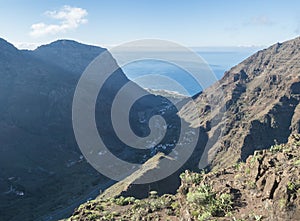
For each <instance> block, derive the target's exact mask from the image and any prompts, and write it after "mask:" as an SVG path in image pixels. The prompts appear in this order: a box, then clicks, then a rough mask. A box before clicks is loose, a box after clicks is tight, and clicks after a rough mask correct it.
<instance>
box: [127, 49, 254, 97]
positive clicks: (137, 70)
mask: <svg viewBox="0 0 300 221" xmlns="http://www.w3.org/2000/svg"><path fill="white" fill-rule="evenodd" d="M259 49H260V48H258V47H232V48H195V49H194V52H196V53H197V54H198V55H200V56H201V57H202V58H203V59H204V61H205V62H206V63H207V64H208V65H209V66H210V68H211V70H212V73H213V75H214V76H213V77H214V79H215V81H217V80H219V79H221V78H222V77H223V75H224V72H225V71H227V70H229V69H230V68H231V67H233V66H235V65H237V64H239V63H240V62H242V61H243V60H244V59H246V58H247V57H249V56H250V55H252V54H253V53H255V52H256V51H258V50H259ZM122 69H123V71H124V73H125V74H126V76H127V77H128V78H129V79H130V80H132V81H134V82H135V83H137V84H138V85H140V86H141V87H143V88H149V89H154V90H168V91H175V92H177V93H180V94H183V95H188V96H192V95H194V94H197V93H199V92H200V91H202V90H203V88H202V87H201V86H200V85H199V83H198V82H197V81H196V80H195V79H194V78H193V77H192V76H191V75H190V74H189V73H188V72H187V71H185V70H184V69H182V68H180V67H178V66H176V65H174V64H171V63H168V62H165V61H159V60H139V61H134V62H131V63H129V64H127V65H125V66H124V67H122Z"/></svg>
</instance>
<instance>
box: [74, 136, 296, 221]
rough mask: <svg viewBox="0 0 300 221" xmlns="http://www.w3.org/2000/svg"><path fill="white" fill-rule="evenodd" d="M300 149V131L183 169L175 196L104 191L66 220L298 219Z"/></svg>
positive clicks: (272, 220)
mask: <svg viewBox="0 0 300 221" xmlns="http://www.w3.org/2000/svg"><path fill="white" fill-rule="evenodd" d="M299 148H300V135H293V136H291V137H290V138H289V142H288V143H287V144H284V145H274V146H272V147H271V148H270V150H263V151H256V152H255V154H254V155H251V156H250V157H248V159H247V161H246V162H245V163H242V162H241V163H237V164H235V165H232V166H230V167H228V168H226V169H219V170H216V171H215V172H209V173H206V174H205V173H192V172H189V171H186V172H185V173H183V174H181V176H180V178H181V182H182V183H181V186H180V188H179V189H178V193H177V194H175V195H169V194H165V195H163V196H160V197H159V196H157V192H155V191H150V192H149V197H148V198H146V199H143V200H138V199H135V198H134V197H126V198H125V197H123V196H115V197H107V195H106V197H99V198H98V199H97V200H94V201H90V202H87V203H86V204H83V205H82V206H80V207H79V208H78V209H77V210H76V211H75V212H74V214H73V216H72V217H70V218H69V219H68V220H228V221H229V220H269V221H274V220H278V221H280V220H282V221H287V220H298V219H299V217H300V151H299ZM104 196H105V193H104Z"/></svg>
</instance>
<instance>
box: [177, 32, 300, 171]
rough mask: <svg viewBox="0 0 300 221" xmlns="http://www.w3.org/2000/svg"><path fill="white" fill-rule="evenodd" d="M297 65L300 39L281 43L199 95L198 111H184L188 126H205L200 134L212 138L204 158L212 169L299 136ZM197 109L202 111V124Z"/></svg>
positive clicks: (230, 71) (250, 59)
mask: <svg viewBox="0 0 300 221" xmlns="http://www.w3.org/2000/svg"><path fill="white" fill-rule="evenodd" d="M299 64H300V37H298V38H296V39H293V40H290V41H287V42H284V43H277V44H275V45H273V46H271V47H269V48H267V49H264V50H261V51H259V52H257V53H255V54H254V55H252V56H250V57H249V58H247V59H246V60H245V61H243V62H241V63H240V64H238V65H237V66H235V67H233V68H231V69H230V70H229V71H228V72H226V73H225V75H224V77H223V78H222V79H221V80H220V81H219V82H217V83H216V84H214V85H212V86H211V87H210V88H208V89H207V90H205V91H204V92H203V93H201V94H200V95H199V96H198V97H197V98H196V99H195V102H196V104H197V106H198V110H197V109H195V108H193V106H192V105H191V104H186V105H185V107H183V108H182V109H181V110H180V113H179V115H180V116H181V117H183V118H184V119H185V120H186V121H187V122H189V123H191V124H192V125H193V126H194V127H201V128H203V134H202V135H201V136H208V137H209V141H210V144H209V145H208V148H209V149H208V148H207V149H206V150H204V154H206V155H207V158H208V162H207V163H208V164H209V165H210V167H211V168H222V167H224V166H228V165H229V164H231V163H232V162H236V161H245V160H246V159H247V157H248V156H249V155H251V154H253V153H254V151H255V150H262V149H267V148H269V147H270V146H271V145H274V144H280V143H286V142H287V140H288V137H289V136H290V134H291V133H299V132H300V118H299V116H300V105H299V100H300V75H299V72H300V65H299ZM207 101H209V103H208V102H207ZM211 104H213V105H215V108H214V109H213V108H210V107H209V105H211ZM207 105H208V106H207ZM205 110H209V111H205ZM197 111H199V112H200V113H203V114H201V116H200V121H199V123H198V124H197V122H196V121H195V117H196V116H197ZM220 113H221V114H220ZM218 119H221V120H218ZM201 136H200V137H201ZM200 150H201V149H200ZM201 151H203V150H201ZM195 163H197V162H195Z"/></svg>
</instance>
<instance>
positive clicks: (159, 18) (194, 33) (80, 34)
mask: <svg viewBox="0 0 300 221" xmlns="http://www.w3.org/2000/svg"><path fill="white" fill-rule="evenodd" d="M299 9H300V1H297V0H287V1H277V0H260V1H256V0H254V1H241V0H227V1H225V0H224V1H222V0H219V1H217V0H210V1H209V0H207V1H204V0H189V1H183V0H106V1H104V0H85V1H83V0H72V1H71V0H67V1H64V0H43V1H41V0H26V1H24V0H11V1H2V0H1V8H0V15H1V20H0V37H2V38H5V39H6V40H8V41H10V42H12V43H14V44H16V45H18V46H20V47H33V45H36V44H44V43H49V42H51V41H53V40H56V39H62V38H63V39H66V38H67V39H75V40H78V41H80V42H84V43H90V44H96V45H100V46H105V47H107V46H112V45H117V44H120V43H123V42H126V41H131V40H136V39H141V38H159V39H165V40H171V41H175V42H177V43H180V44H183V45H185V46H216V47H219V46H251V45H258V46H261V45H263V46H267V45H270V44H273V43H276V42H278V41H280V42H281V41H284V40H288V39H291V38H294V37H296V36H298V35H299V34H300V13H299ZM31 44H32V45H31Z"/></svg>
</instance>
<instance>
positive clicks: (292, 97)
mask: <svg viewBox="0 0 300 221" xmlns="http://www.w3.org/2000/svg"><path fill="white" fill-rule="evenodd" d="M299 58H300V38H296V39H293V40H290V41H287V42H284V43H277V44H275V45H273V46H271V47H269V48H267V49H264V50H261V51H259V52H257V53H255V54H254V55H252V56H250V57H249V58H247V59H246V60H245V61H243V62H242V63H240V64H239V65H237V66H235V67H233V68H232V69H230V70H229V71H228V72H226V73H225V75H224V77H223V78H222V79H221V80H220V81H219V82H217V83H216V84H214V85H212V86H211V87H209V88H208V89H206V90H205V91H203V92H202V93H200V94H199V95H198V96H195V97H194V102H195V103H196V105H197V108H196V109H195V108H193V106H192V103H187V104H185V105H184V106H183V108H182V109H180V111H179V113H178V115H179V116H180V117H181V118H183V119H184V120H185V121H186V122H188V123H189V124H190V125H191V127H193V128H199V129H200V134H199V141H198V145H197V147H196V149H195V151H194V152H193V154H192V156H191V157H190V159H189V160H188V162H187V163H186V164H185V165H184V167H182V168H181V170H178V171H177V172H175V173H174V174H173V175H172V176H170V177H168V178H166V179H164V180H162V181H160V182H158V183H159V184H160V185H159V184H157V183H156V184H153V183H152V184H147V185H144V186H143V185H142V186H139V185H134V184H133V183H134V180H138V179H139V178H141V177H143V176H144V175H145V174H147V173H149V174H151V171H152V169H153V168H152V167H151V168H152V169H150V170H146V171H145V170H143V169H141V170H140V173H135V174H132V176H129V177H128V178H127V179H124V181H121V182H119V183H117V184H115V185H114V186H113V187H112V188H109V189H107V191H105V192H104V194H102V195H100V196H99V197H98V199H97V200H96V201H95V202H93V203H94V204H93V203H90V204H89V203H88V204H87V205H89V207H91V208H96V207H94V206H95V205H96V206H97V205H98V204H99V202H100V204H101V203H102V204H103V205H102V206H100V208H102V209H99V211H97V212H96V215H95V217H98V218H102V219H103V220H105V217H109V216H113V215H112V214H113V213H112V211H114V210H115V208H118V207H115V204H116V203H114V202H117V204H119V202H121V203H122V202H123V201H124V200H125V199H124V198H120V199H117V200H115V199H114V198H115V197H117V196H121V197H136V198H139V199H140V198H143V197H145V196H147V195H148V194H149V190H152V191H155V193H156V194H158V195H163V193H170V192H171V193H172V192H173V193H175V192H176V191H173V189H174V188H175V187H178V185H179V184H178V182H177V179H176V177H177V178H178V177H179V174H180V173H181V172H182V171H183V169H184V168H187V169H190V170H192V171H198V170H199V167H200V169H201V168H206V169H207V170H211V171H212V172H210V173H208V174H207V175H204V177H205V179H202V178H201V180H202V181H201V182H200V183H199V184H201V185H202V184H203V185H204V184H205V188H204V189H203V188H202V187H199V186H198V187H199V191H204V192H205V194H209V196H210V197H212V196H214V197H212V198H209V199H208V200H212V201H213V202H217V203H220V201H221V202H223V201H224V200H225V201H226V200H227V201H228V200H229V199H228V195H224V197H225V198H226V197H227V198H226V199H223V198H222V197H221V198H219V199H218V197H217V196H218V195H220V194H221V193H223V191H225V192H226V191H227V192H226V194H227V193H230V194H233V193H235V195H234V194H233V195H234V197H235V198H233V199H231V198H230V200H233V201H232V202H231V201H230V202H229V201H228V203H229V204H230V206H229V207H225V208H226V211H225V209H224V207H222V208H217V213H215V212H216V211H208V212H212V213H213V214H210V215H213V216H214V215H218V216H219V215H220V214H222V215H225V212H226V213H229V215H230V214H231V215H234V216H233V217H236V218H245V219H248V218H247V217H248V216H251V214H252V216H253V217H254V215H255V216H256V218H259V217H260V216H262V217H264V216H265V218H267V219H269V220H274V217H278V218H280V219H279V220H286V219H287V218H289V219H290V220H293V219H294V218H291V217H293V216H294V215H291V214H292V213H293V212H291V213H290V212H287V209H291V211H294V212H295V211H297V212H298V210H299V207H297V206H296V210H293V206H292V207H291V208H290V207H289V206H287V205H290V204H291V205H294V201H295V205H298V204H299V202H298V201H297V197H296V195H295V194H296V193H295V188H296V187H297V189H298V183H299V180H294V179H297V177H299V168H298V167H297V166H298V163H297V160H298V157H299V156H298V154H299V153H298V152H299V151H297V148H298V147H299V142H298V141H299V140H297V139H298V138H297V139H296V141H295V140H294V141H292V144H291V142H290V143H289V144H287V145H282V144H285V143H287V142H288V138H289V137H290V136H291V134H298V133H300V131H299V130H300V118H299V116H300V105H299V101H300V75H299V72H300V66H299V63H300V60H299ZM199 113H200V115H199ZM199 119H200V120H199ZM271 146H273V147H272V151H267V149H269V148H270V147H271ZM283 149H284V151H283ZM282 151H283V152H284V153H282ZM286 151H287V152H288V153H286ZM253 154H255V156H254V157H250V158H249V156H251V155H253ZM201 156H203V159H204V162H201V161H200V158H201ZM160 159H161V158H160V157H158V159H157V162H156V165H157V167H156V168H155V169H159V161H160ZM264 159H266V160H264ZM153 160H154V158H153ZM238 162H241V163H238ZM243 162H246V164H244V163H243ZM147 163H148V162H146V163H145V166H144V167H145V168H148V167H147V166H146V165H147ZM277 163H278V164H277ZM170 164H172V161H170ZM233 164H236V165H235V167H234V166H232V165H233ZM151 165H153V164H152V163H151ZM236 167H239V168H242V169H241V170H242V171H240V170H238V169H237V168H236ZM224 168H227V169H224ZM224 171H225V172H224ZM226 171H227V172H226ZM288 171H289V172H288ZM290 171H293V172H290ZM294 172H295V173H294ZM139 176H140V177H139ZM189 176H196V177H198V176H200V175H197V174H196V175H189ZM237 178H238V179H237ZM281 179H282V181H281ZM182 182H183V183H182V185H181V187H180V188H179V192H180V191H181V190H182V189H183V186H184V185H185V184H184V182H185V181H184V180H183V181H182ZM289 182H290V183H289ZM206 184H207V185H209V186H210V187H211V189H210V187H209V188H208V187H207V186H206ZM193 185H194V184H193ZM193 185H192V186H193ZM197 185H198V184H197ZM215 185H216V186H215ZM281 185H282V186H281ZM287 185H292V186H293V188H290V189H293V190H290V191H285V190H284V188H285V186H287ZM161 186H164V187H166V188H167V189H168V190H164V189H163V188H160V187H161ZM188 186H189V185H188ZM247 186H248V187H249V186H250V187H249V188H248V187H247ZM221 187H224V190H223V189H222V188H221ZM229 187H230V188H229ZM201 188H202V189H201ZM207 188H208V189H207ZM275 189H276V190H277V192H276V191H275ZM170 190H172V191H170ZM185 191H186V190H185ZM193 191H196V189H194V190H193ZM207 191H209V193H208V192H207ZM211 191H213V192H211ZM291 191H292V192H293V191H294V192H293V194H292V195H293V196H292V195H291V194H290V193H291ZM275 192H276V194H275ZM196 194H198V193H196ZM199 194H200V195H201V194H204V193H202V192H200V193H199ZM251 194H252V195H251ZM253 194H254V195H253ZM275 195H276V196H275ZM242 196H243V197H242ZM254 196H255V197H254ZM184 197H185V196H182V195H180V194H177V195H175V196H174V195H167V196H162V198H158V199H159V202H157V201H155V202H152V201H153V200H152V199H145V200H142V201H137V202H139V203H141V204H142V205H145V204H146V205H147V204H149V203H150V205H148V206H150V208H149V207H148V206H146V208H144V209H145V210H146V212H144V214H143V212H142V213H141V212H140V211H139V210H136V208H140V204H139V203H138V205H132V206H128V205H127V206H125V207H122V208H120V209H121V213H125V214H127V215H128V216H127V217H126V215H125V217H126V218H124V219H125V220H128V219H129V217H135V216H134V215H136V216H137V217H135V218H133V220H139V219H142V218H144V220H152V219H157V220H166V216H168V214H169V213H171V214H173V216H175V217H185V215H186V216H187V217H186V218H185V219H184V220H189V217H194V218H195V217H197V216H199V219H200V220H201V219H202V218H203V217H202V218H201V216H202V215H203V212H204V214H205V212H207V211H206V210H203V211H201V210H202V209H203V208H202V207H201V206H200V207H197V206H196V205H195V204H193V203H192V204H189V203H187V202H185V201H191V200H192V199H189V200H188V198H189V197H187V196H186V199H185V200H183V203H182V204H181V205H180V208H186V210H184V211H181V210H176V209H175V210H174V208H172V206H171V205H172V203H175V204H178V203H180V202H181V198H184ZM201 197H202V196H201ZM107 198H109V199H107ZM256 198H258V200H256ZM132 200H133V199H132V198H126V200H125V204H128V203H129V204H131V203H132ZM195 200H198V199H195ZM199 200H200V201H201V200H202V199H199ZM205 200H206V199H205ZM128 201H129V202H128ZM164 201H168V203H167V204H168V206H167V208H168V209H167V210H166V209H164V207H163V208H161V207H162V206H161V203H162V202H164ZM192 201H193V200H192ZM262 202H263V203H262ZM107 203H108V204H107ZM153 203H154V204H156V203H158V205H159V206H158V211H160V212H157V213H156V212H155V211H156V210H157V208H156V206H154V209H153V208H152V206H153V205H152V204H153ZM170 203H171V204H170ZM228 203H227V204H228ZM268 203H270V206H271V208H269V207H268V205H267V204H268ZM132 204H134V203H132ZM163 204H164V203H163ZM208 204H209V202H208ZM227 204H226V205H227ZM279 204H281V207H282V208H281V209H283V210H280V209H278V208H279V207H280V206H278V205H279ZM87 205H83V206H81V207H80V208H79V209H78V210H77V212H75V213H74V216H73V218H74V219H75V220H76V217H77V218H78V216H77V215H79V217H86V216H85V215H91V217H92V216H93V215H92V214H90V213H89V212H88V210H89V208H87V211H85V210H84V208H86V207H85V206H87ZM252 205H253V206H252ZM254 205H255V206H257V208H256V207H254ZM111 206H112V208H111ZM195 206H196V207H195ZM211 206H212V207H214V206H215V205H211ZM106 207H107V208H106ZM142 207H143V206H142ZM110 208H111V209H110ZM193 208H194V209H195V211H191V209H193ZM266 208H268V210H270V211H271V213H270V214H269V215H268V212H267V210H265V209H266ZM127 209H128V210H127ZM206 209H207V208H206ZM220 209H221V211H220ZM92 210H93V209H92ZM116 210H117V211H118V209H116ZM123 210H124V211H123ZM141 210H143V208H142V209H141ZM229 210H230V211H229ZM101 211H104V213H102V212H101ZM238 211H240V212H238ZM252 211H255V213H256V214H254V212H252ZM280 211H281V212H280ZM277 212H278V213H280V214H279V215H280V216H279V215H277ZM92 213H93V212H92ZM272 213H273V215H272ZM84 214H85V215H84ZM138 214H142V215H141V216H139V215H138ZM174 214H175V215H174ZM115 215H116V214H115ZM148 215H149V217H148V218H147V216H148ZM206 215H208V214H206ZM173 216H171V217H168V218H170V220H173V219H174V220H178V218H177V219H176V218H175V217H173ZM297 216H298V214H296V215H295V216H294V217H297ZM103 217H104V218H103ZM116 217H118V218H120V217H121V215H119V216H118V215H116ZM172 217H173V218H172ZM281 217H283V218H281ZM120 219H121V218H120ZM253 219H255V217H254V218H253ZM259 219H260V218H259ZM87 220H88V218H87ZM108 220H110V219H108ZM112 220H113V219H112ZM117 220H118V219H117ZM204 220H205V219H204ZM218 220H219V219H218ZM229 220H230V219H229Z"/></svg>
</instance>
